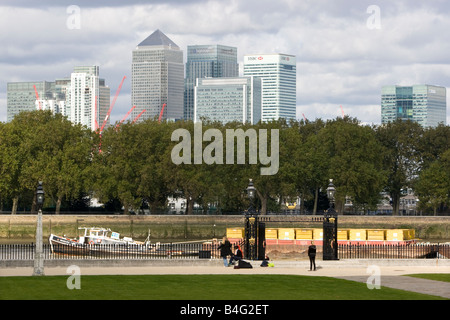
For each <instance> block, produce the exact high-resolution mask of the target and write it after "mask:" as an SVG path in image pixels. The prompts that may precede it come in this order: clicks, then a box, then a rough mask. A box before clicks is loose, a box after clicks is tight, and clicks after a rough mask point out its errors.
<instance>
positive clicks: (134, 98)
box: [131, 30, 184, 121]
mask: <svg viewBox="0 0 450 320" xmlns="http://www.w3.org/2000/svg"><path fill="white" fill-rule="evenodd" d="M183 100H184V66H183V51H181V50H180V48H179V47H178V46H177V45H176V44H175V43H174V42H173V41H172V40H170V39H169V38H168V37H167V36H166V35H165V34H164V33H162V32H161V31H160V30H156V31H155V32H154V33H152V34H151V35H150V36H149V37H147V38H146V39H145V40H144V41H142V42H141V43H140V44H139V45H138V46H137V47H136V49H135V50H133V61H132V70H131V102H132V105H133V106H136V107H135V108H134V110H133V112H132V117H133V118H135V117H137V116H138V115H139V114H140V113H141V112H142V111H143V110H146V111H145V112H144V113H143V114H142V116H141V117H140V118H139V120H138V121H143V120H145V119H149V118H155V117H159V114H160V112H161V110H162V106H163V105H164V104H166V107H165V108H164V113H163V117H162V118H163V119H174V120H176V119H182V118H183V109H184V103H183Z"/></svg>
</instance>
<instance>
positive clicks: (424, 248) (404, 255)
mask: <svg viewBox="0 0 450 320" xmlns="http://www.w3.org/2000/svg"><path fill="white" fill-rule="evenodd" d="M338 254H339V259H432V258H437V259H449V258H450V244H448V243H445V244H439V243H431V244H430V243H427V244H421V243H415V244H414V243H410V244H339V245H338Z"/></svg>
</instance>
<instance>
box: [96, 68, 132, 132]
mask: <svg viewBox="0 0 450 320" xmlns="http://www.w3.org/2000/svg"><path fill="white" fill-rule="evenodd" d="M125 78H126V77H125V76H124V77H123V79H122V82H121V83H120V85H119V88H117V91H116V95H115V96H114V99H113V102H112V103H111V107H109V110H108V113H107V114H106V117H105V120H104V121H103V124H102V127H101V129H100V132H102V131H103V129H104V128H105V125H106V121H108V118H109V116H110V115H111V111H112V108H113V107H114V104H115V103H116V100H117V96H118V95H119V92H120V89H121V88H122V85H123V82H124V81H125Z"/></svg>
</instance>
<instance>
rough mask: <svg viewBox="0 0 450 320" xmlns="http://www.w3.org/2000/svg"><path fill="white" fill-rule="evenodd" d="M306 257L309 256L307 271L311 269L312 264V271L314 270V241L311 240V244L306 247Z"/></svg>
mask: <svg viewBox="0 0 450 320" xmlns="http://www.w3.org/2000/svg"><path fill="white" fill-rule="evenodd" d="M308 257H309V271H311V270H312V267H313V265H314V271H316V246H315V245H314V241H311V245H310V246H309V247H308Z"/></svg>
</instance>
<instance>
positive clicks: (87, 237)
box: [49, 227, 159, 254]
mask: <svg viewBox="0 0 450 320" xmlns="http://www.w3.org/2000/svg"><path fill="white" fill-rule="evenodd" d="M78 229H79V230H84V234H83V235H80V236H79V237H78V239H73V238H68V237H66V236H58V235H54V234H51V235H50V237H49V242H50V247H51V250H52V253H55V252H59V253H71V254H89V253H92V252H110V253H121V252H124V251H125V250H126V252H127V253H130V252H132V253H140V254H146V253H151V252H155V250H157V249H158V248H159V243H156V244H151V243H150V240H149V237H150V233H149V235H148V237H147V239H146V240H145V241H136V240H133V239H132V238H129V237H123V238H120V234H119V233H117V232H112V231H111V229H109V228H108V229H106V228H99V227H90V228H87V227H82V228H78Z"/></svg>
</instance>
